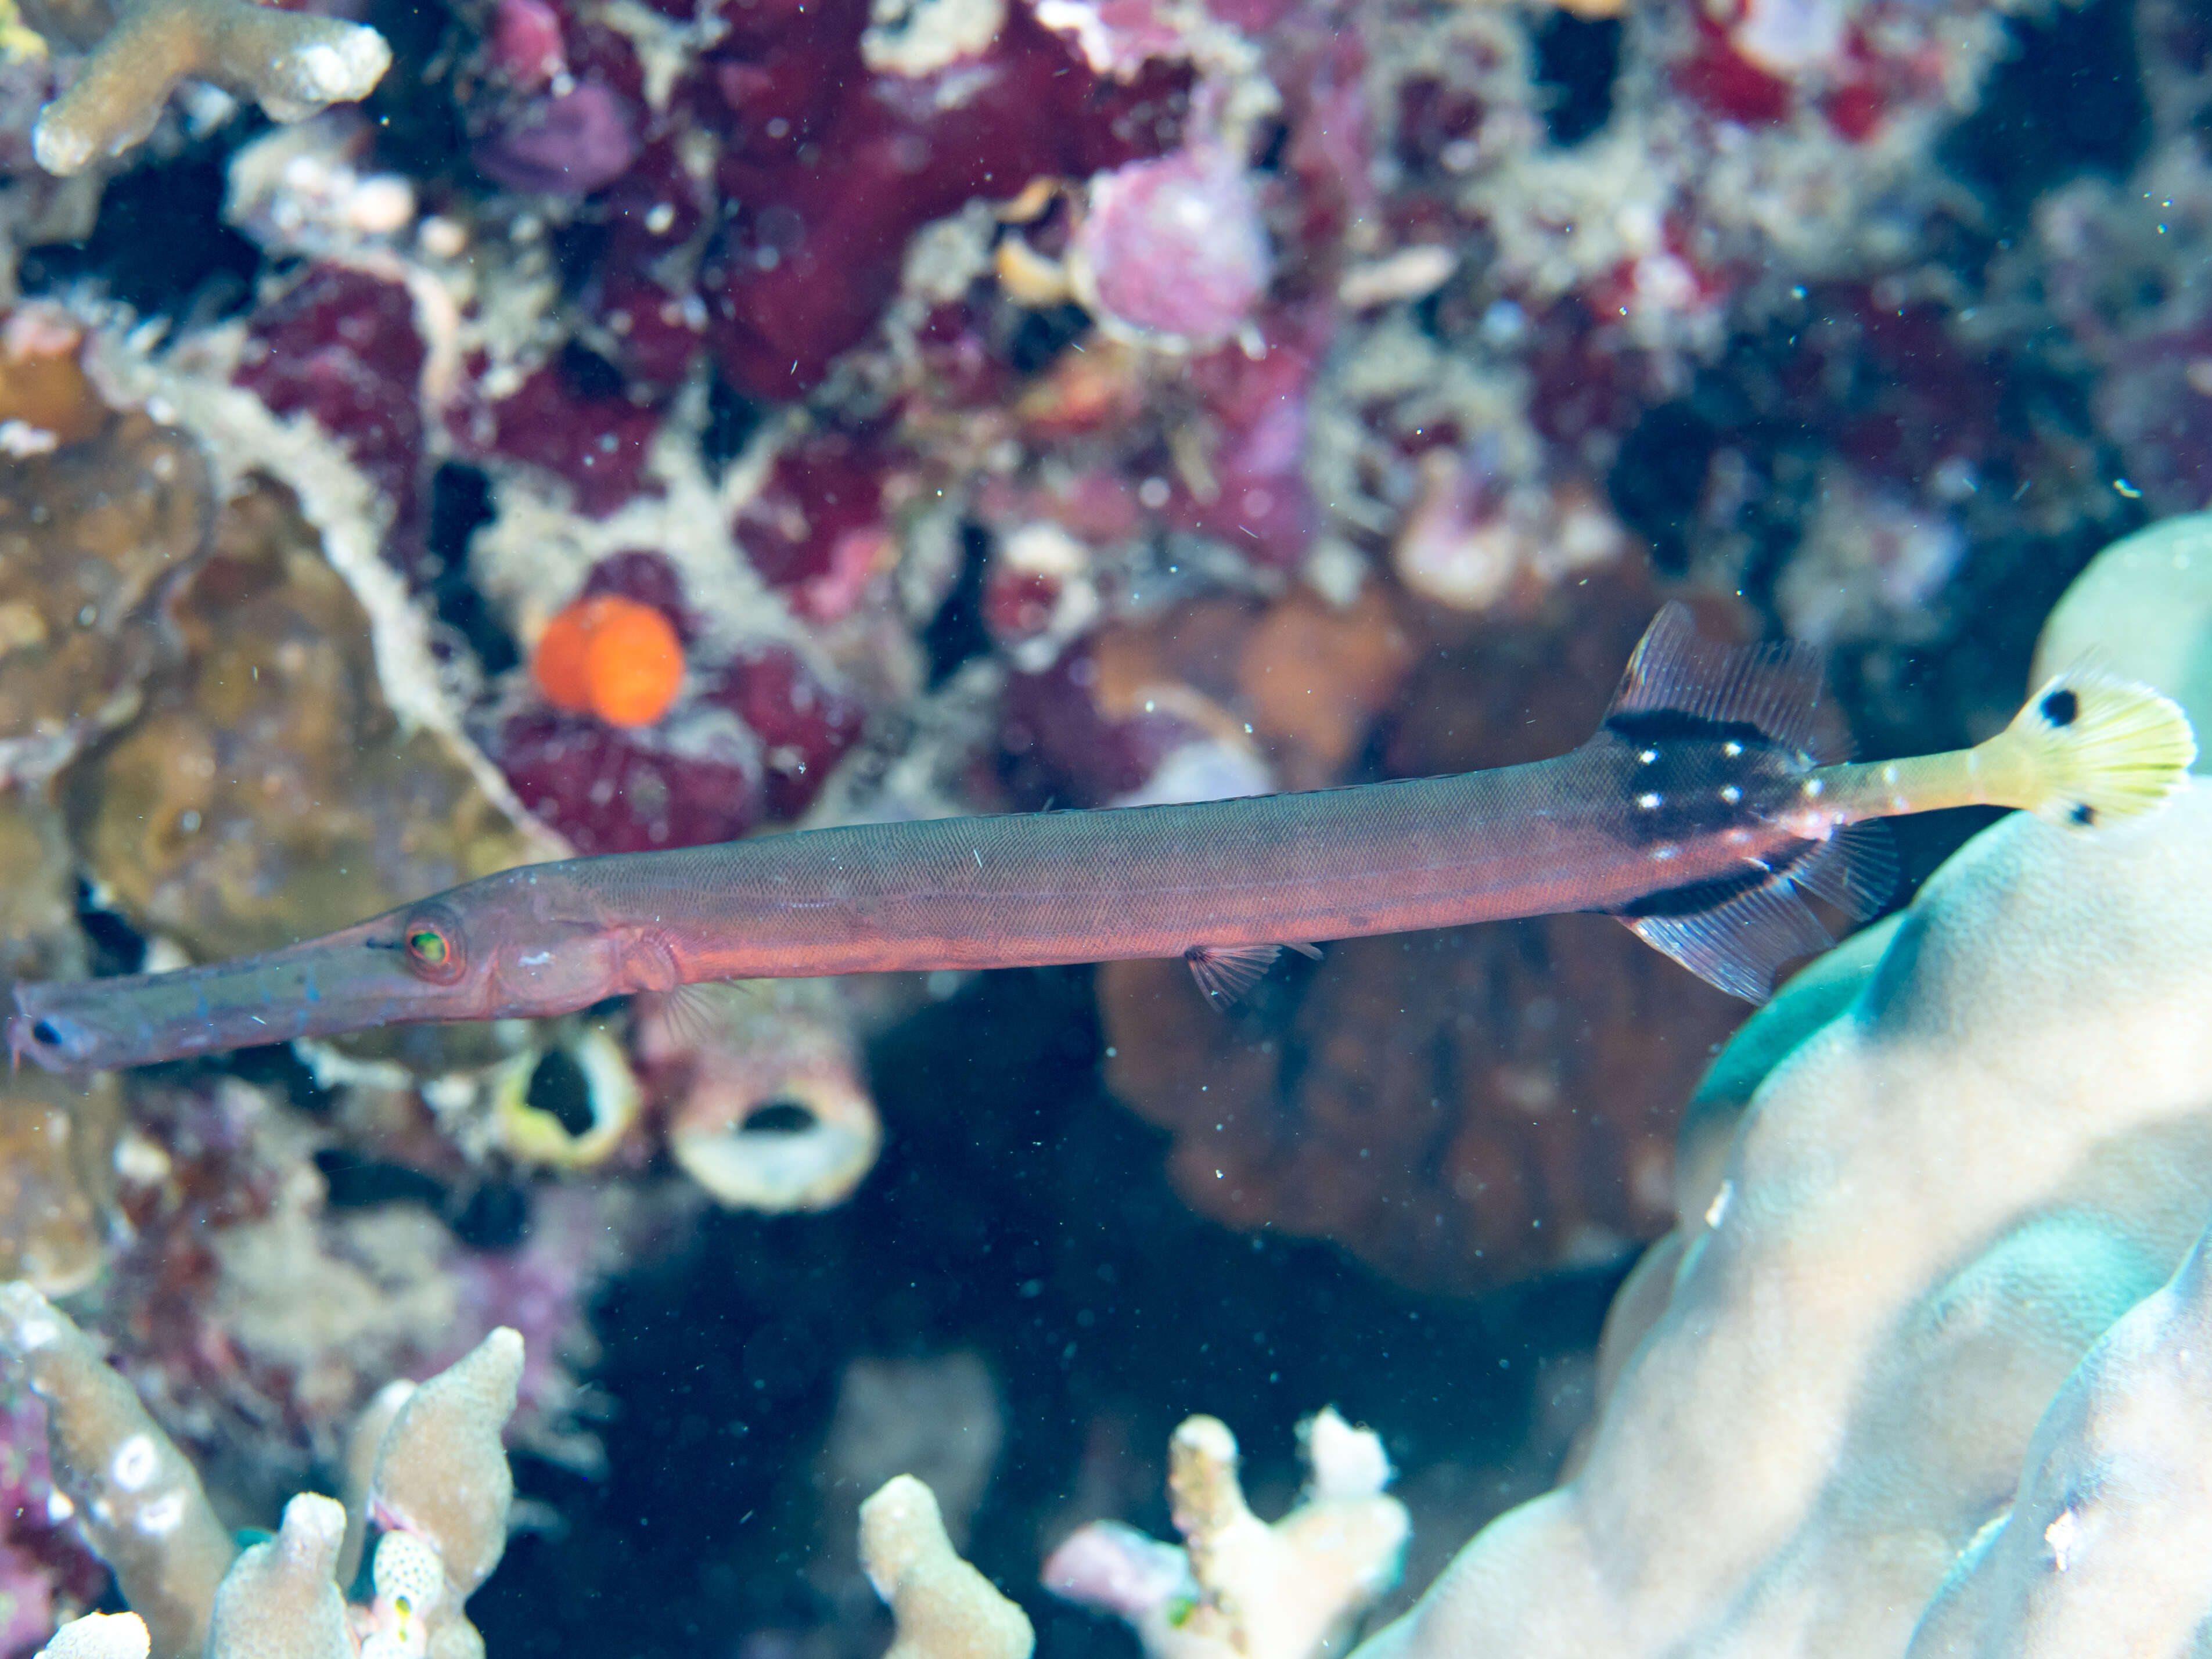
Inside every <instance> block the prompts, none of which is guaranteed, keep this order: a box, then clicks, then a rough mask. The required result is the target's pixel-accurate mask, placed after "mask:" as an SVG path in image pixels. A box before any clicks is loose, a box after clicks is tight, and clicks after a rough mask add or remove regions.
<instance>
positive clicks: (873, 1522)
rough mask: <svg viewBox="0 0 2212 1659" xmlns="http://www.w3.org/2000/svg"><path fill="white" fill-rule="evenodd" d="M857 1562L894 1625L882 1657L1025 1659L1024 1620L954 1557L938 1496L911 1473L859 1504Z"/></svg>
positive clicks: (1032, 1642)
mask: <svg viewBox="0 0 2212 1659" xmlns="http://www.w3.org/2000/svg"><path fill="white" fill-rule="evenodd" d="M860 1561H861V1565H863V1566H865V1567H866V1569H867V1573H868V1582H869V1583H872V1584H873V1585H874V1586H875V1587H876V1594H877V1595H880V1596H882V1597H883V1598H884V1604H885V1605H886V1606H887V1607H890V1610H891V1613H892V1614H893V1616H894V1617H895V1618H896V1619H897V1620H898V1639H897V1640H896V1641H895V1642H893V1643H892V1644H891V1648H890V1653H889V1654H887V1655H886V1656H884V1659H1030V1650H1032V1649H1033V1648H1034V1647H1035V1646H1036V1632H1035V1631H1033V1630H1032V1629H1030V1621H1029V1615H1028V1614H1027V1613H1024V1612H1023V1611H1022V1610H1021V1609H1020V1608H1019V1607H1016V1606H1015V1605H1014V1604H1013V1603H1012V1601H1008V1600H1007V1599H1006V1597H1005V1596H1003V1595H1000V1594H999V1592H998V1590H997V1589H996V1588H995V1587H994V1585H993V1584H992V1583H991V1581H990V1580H989V1579H987V1578H986V1577H983V1575H982V1574H981V1573H980V1572H978V1571H975V1568H973V1567H971V1566H969V1565H968V1563H966V1562H965V1561H963V1560H962V1559H960V1556H959V1554H958V1553H957V1551H955V1550H954V1549H953V1547H952V1541H951V1539H950V1538H948V1537H946V1536H945V1518H944V1516H941V1515H940V1514H939V1513H938V1509H937V1495H936V1494H935V1493H934V1492H931V1491H930V1489H929V1488H928V1487H927V1486H925V1485H924V1484H923V1483H922V1482H921V1481H919V1480H915V1478H914V1477H913V1476H912V1475H910V1474H902V1475H900V1476H899V1477H898V1478H897V1479H896V1480H890V1481H887V1482H886V1483H885V1484H884V1487H883V1489H882V1490H881V1491H880V1492H877V1493H876V1495H875V1496H874V1497H873V1498H870V1499H868V1501H867V1502H866V1503H865V1504H861V1505H860Z"/></svg>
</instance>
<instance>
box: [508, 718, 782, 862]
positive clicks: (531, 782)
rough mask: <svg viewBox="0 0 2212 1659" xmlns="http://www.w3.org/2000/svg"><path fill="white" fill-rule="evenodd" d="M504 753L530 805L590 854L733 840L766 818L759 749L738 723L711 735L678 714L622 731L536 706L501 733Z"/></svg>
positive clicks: (518, 789) (511, 775) (514, 781)
mask: <svg viewBox="0 0 2212 1659" xmlns="http://www.w3.org/2000/svg"><path fill="white" fill-rule="evenodd" d="M496 749H497V751H498V754H499V757H500V763H501V766H502V767H504V768H505V769H506V772H507V781H509V782H510V783H512V784H513V786H514V793H516V794H517V795H518V796H520V798H521V800H522V804H523V805H525V806H527V807H528V808H529V809H530V810H531V811H533V812H535V813H537V814H538V817H541V818H544V820H545V821H546V822H547V823H550V824H551V825H552V826H553V827H554V828H555V829H558V830H559V831H560V832H561V833H562V835H563V836H567V837H568V841H569V842H570V844H572V845H573V846H574V848H575V849H576V850H577V851H578V852H580V853H648V852H652V851H654V850H656V849H658V848H664V847H699V846H704V845H706V844H707V843H708V842H718V841H731V840H734V839H735V838H736V837H737V836H741V835H743V834H744V832H745V831H746V830H747V829H750V828H751V827H752V824H753V823H754V821H755V819H757V817H759V815H760V761H759V754H758V750H757V746H756V744H754V743H753V741H752V740H751V738H750V735H749V734H747V733H744V732H741V731H738V730H736V729H735V723H734V722H731V723H730V729H726V730H724V729H714V728H708V729H707V730H704V731H701V730H698V729H697V728H696V726H693V725H692V723H690V722H686V721H684V719H683V717H682V716H681V715H678V716H676V717H673V718H672V719H671V720H670V721H669V722H667V723H666V724H665V725H664V726H659V727H654V728H652V729H650V730H647V731H644V732H619V731H617V730H615V729H614V728H613V727H611V726H603V725H601V724H600V723H599V721H597V720H592V719H590V718H589V717H588V716H585V715H580V714H562V713H560V712H558V711H557V710H555V709H550V708H531V709H526V710H524V711H523V712H522V713H521V714H517V715H515V716H513V718H512V719H511V720H508V721H507V724H506V725H505V726H501V728H500V732H499V735H498V739H497V743H496Z"/></svg>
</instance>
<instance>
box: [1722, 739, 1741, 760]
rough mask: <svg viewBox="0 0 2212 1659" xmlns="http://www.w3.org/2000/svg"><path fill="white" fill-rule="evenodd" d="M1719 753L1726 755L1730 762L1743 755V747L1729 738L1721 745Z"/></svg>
mask: <svg viewBox="0 0 2212 1659" xmlns="http://www.w3.org/2000/svg"><path fill="white" fill-rule="evenodd" d="M1721 753H1723V755H1726V756H1727V757H1729V759H1730V760H1734V759H1735V757H1737V756H1738V755H1741V753H1743V745H1742V744H1740V743H1738V742H1737V741H1736V740H1735V738H1729V740H1728V741H1727V742H1726V743H1724V744H1722V745H1721Z"/></svg>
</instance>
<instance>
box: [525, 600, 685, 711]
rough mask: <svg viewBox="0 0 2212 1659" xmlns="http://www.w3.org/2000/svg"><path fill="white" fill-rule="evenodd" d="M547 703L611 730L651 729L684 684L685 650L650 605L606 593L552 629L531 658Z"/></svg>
mask: <svg viewBox="0 0 2212 1659" xmlns="http://www.w3.org/2000/svg"><path fill="white" fill-rule="evenodd" d="M530 671H531V674H532V678H535V679H536V680H537V682H538V690H540V691H542V692H543V693H544V696H545V701H546V702H550V703H551V704H552V705H553V706H554V707H555V708H565V709H568V711H569V712H570V713H572V714H597V715H598V716H599V718H600V719H601V720H605V722H606V723H607V724H608V725H610V726H650V725H652V724H653V722H654V721H655V720H659V718H660V717H661V716H662V715H663V714H666V713H667V712H668V709H669V706H670V705H671V703H673V702H675V701H676V694H677V693H678V691H679V690H682V689H683V686H684V644H683V641H680V640H678V638H677V637H676V629H675V628H674V627H673V626H672V625H671V623H670V622H669V620H668V618H667V617H665V616H663V615H661V613H660V612H659V611H656V610H654V609H653V607H652V606H651V605H640V604H639V603H638V602H637V601H636V600H635V599H623V598H622V597H620V596H619V595H617V594H613V593H603V594H601V595H599V597H598V598H597V599H579V600H577V601H576V603H575V604H574V605H570V606H569V607H568V609H567V610H565V611H562V613H561V614H560V615H559V616H557V617H554V618H553V620H552V621H551V622H550V623H547V624H546V627H545V631H544V634H542V635H539V636H538V649H537V652H536V653H535V654H533V655H532V658H531V659H530Z"/></svg>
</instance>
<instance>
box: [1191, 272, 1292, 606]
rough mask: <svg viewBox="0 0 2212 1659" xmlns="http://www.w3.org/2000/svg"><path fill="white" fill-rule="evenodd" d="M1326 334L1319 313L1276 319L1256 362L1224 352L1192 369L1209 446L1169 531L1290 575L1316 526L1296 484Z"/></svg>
mask: <svg viewBox="0 0 2212 1659" xmlns="http://www.w3.org/2000/svg"><path fill="white" fill-rule="evenodd" d="M1329 332H1330V324H1329V320H1328V315H1327V313H1323V312H1321V311H1319V310H1317V309H1316V310H1310V311H1285V312H1281V313H1277V314H1276V315H1274V316H1272V317H1269V318H1268V319H1266V320H1265V321H1264V322H1263V323H1262V324H1261V340H1262V342H1263V343H1262V344H1261V348H1260V349H1259V350H1258V352H1257V353H1256V354H1255V353H1254V352H1251V351H1248V350H1247V349H1245V348H1244V347H1243V346H1241V345H1229V346H1223V347H1221V348H1220V349H1218V350H1216V351H1213V352H1212V353H1209V354H1208V355H1207V356H1204V357H1200V358H1199V359H1197V360H1195V361H1194V362H1192V364H1191V366H1190V376H1189V379H1190V384H1191V386H1193V387H1194V389H1195V390H1196V392H1197V393H1198V398H1199V401H1200V407H1201V409H1202V410H1204V411H1205V413H1206V416H1207V417H1208V419H1209V422H1210V423H1211V426H1212V433H1213V436H1214V443H1213V447H1212V454H1211V456H1210V457H1209V458H1208V462H1207V471H1208V472H1209V474H1210V476H1208V477H1205V478H1204V479H1202V480H1200V481H1199V482H1198V483H1195V484H1194V483H1193V482H1192V481H1191V480H1189V479H1188V478H1186V479H1185V480H1183V481H1182V483H1179V484H1178V485H1177V486H1176V489H1175V493H1174V496H1173V498H1172V501H1171V502H1170V507H1169V509H1168V517H1169V519H1170V521H1171V522H1173V523H1175V524H1176V525H1178V526H1180V527H1182V528H1183V529H1187V530H1195V531H1199V532H1203V533H1205V534H1206V535H1210V536H1216V537H1218V538H1220V539H1221V540H1223V541H1225V542H1226V543H1228V544H1229V545H1231V547H1234V548H1236V549H1237V550H1238V551H1239V552H1242V553H1243V554H1244V555H1246V556H1248V557H1249V558H1251V559H1252V560H1254V561H1255V562H1258V563H1261V564H1271V565H1274V566H1277V567H1279V568H1283V567H1290V566H1294V565H1296V564H1297V562H1298V561H1299V560H1300V559H1301V558H1303V557H1304V555H1305V552H1306V550H1307V548H1308V547H1309V546H1310V545H1311V544H1312V541H1313V536H1314V532H1315V530H1316V527H1317V526H1318V524H1319V521H1320V513H1319V512H1318V510H1317V509H1316V506H1315V503H1314V498H1313V490H1312V488H1311V486H1310V484H1309V483H1307V480H1306V471H1305V453H1306V431H1307V426H1308V423H1309V421H1310V416H1311V411H1310V407H1309V403H1308V398H1309V394H1310V391H1311V389H1312V386H1313V381H1314V376H1315V374H1316V373H1317V372H1318V369H1319V368H1320V360H1321V357H1322V354H1323V353H1324V352H1325V351H1326V350H1327V349H1328V337H1329Z"/></svg>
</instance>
